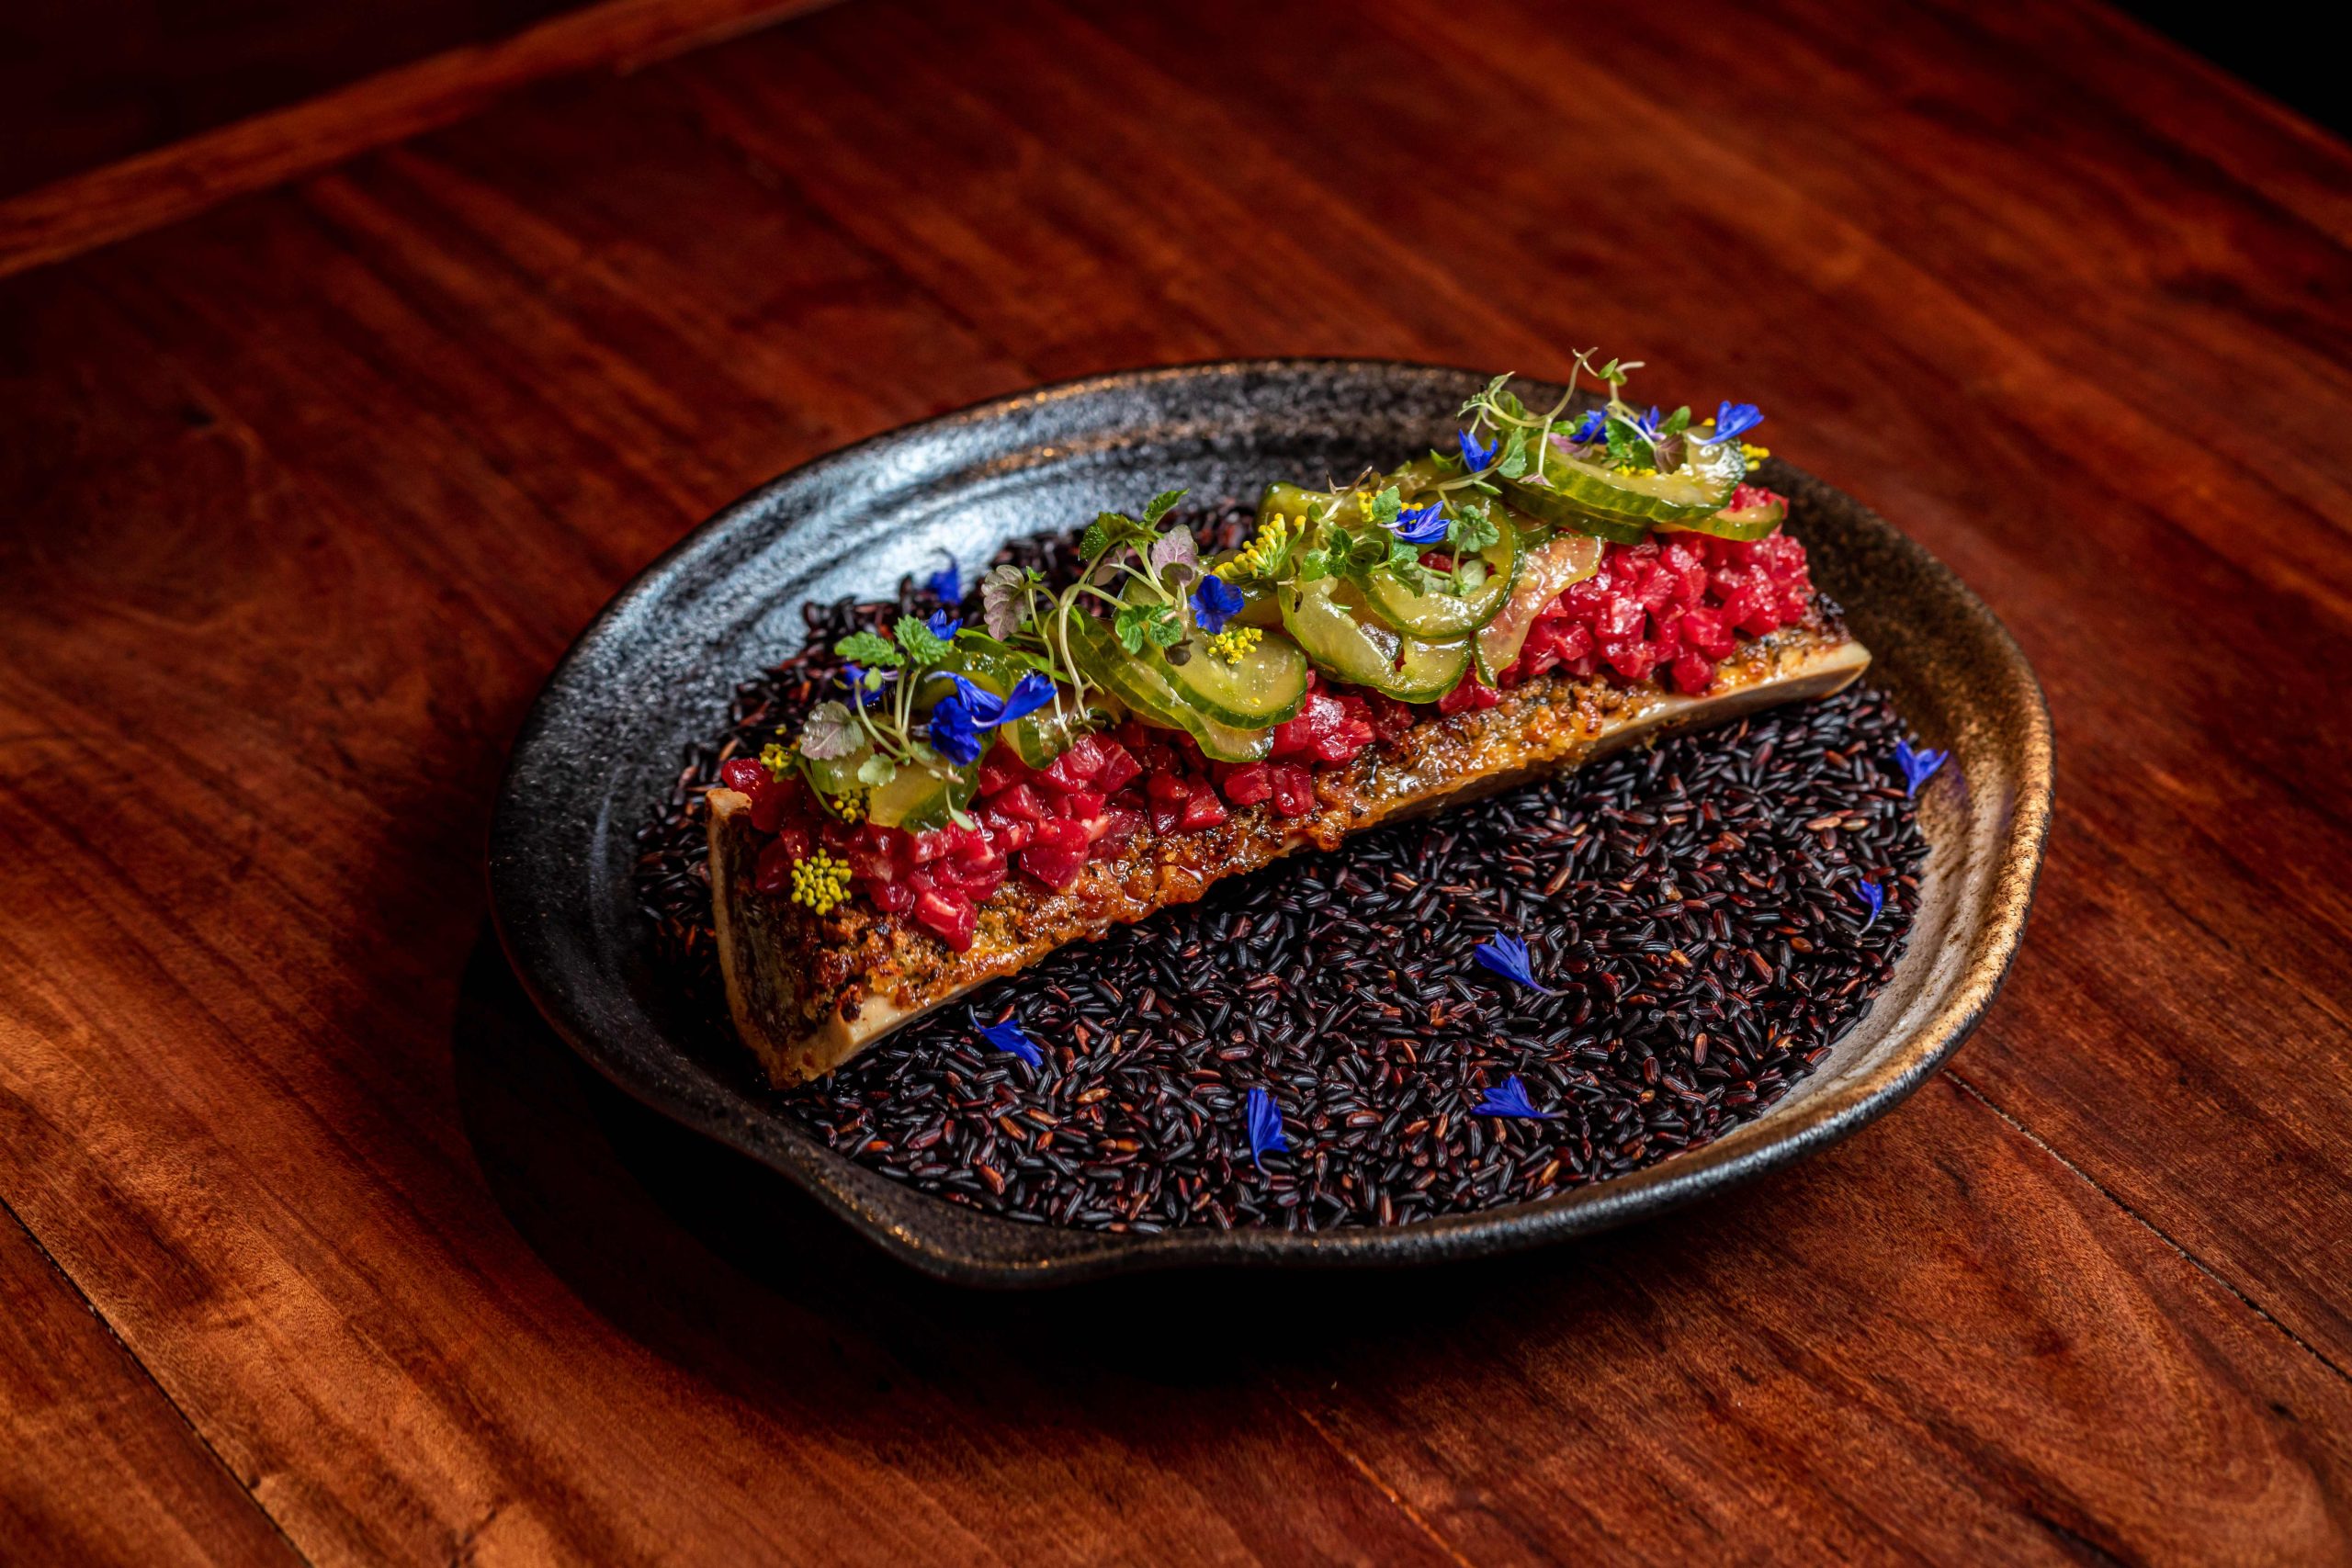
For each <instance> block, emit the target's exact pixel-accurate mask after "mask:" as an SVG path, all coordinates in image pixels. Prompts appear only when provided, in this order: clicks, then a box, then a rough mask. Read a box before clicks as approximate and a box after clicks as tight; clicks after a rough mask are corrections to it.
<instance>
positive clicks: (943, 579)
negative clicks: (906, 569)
mask: <svg viewBox="0 0 2352 1568" xmlns="http://www.w3.org/2000/svg"><path fill="white" fill-rule="evenodd" d="M940 554H942V555H944V556H946V557H947V564H946V565H945V566H944V567H941V568H940V569H939V570H937V571H934V572H933V573H932V574H931V575H930V576H929V577H927V578H925V579H923V586H924V587H926V588H928V589H930V590H931V591H932V592H933V595H934V596H936V597H938V598H941V599H944V600H945V601H947V603H949V604H962V603H963V600H964V576H963V573H962V572H960V571H958V570H956V558H955V556H953V555H952V554H949V553H948V552H947V551H945V550H942V551H941V552H940Z"/></svg>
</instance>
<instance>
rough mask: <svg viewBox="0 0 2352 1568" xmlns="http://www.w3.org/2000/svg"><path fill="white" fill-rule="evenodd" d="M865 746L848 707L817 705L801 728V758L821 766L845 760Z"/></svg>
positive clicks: (841, 705)
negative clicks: (808, 759)
mask: <svg viewBox="0 0 2352 1568" xmlns="http://www.w3.org/2000/svg"><path fill="white" fill-rule="evenodd" d="M863 745H865V732H864V731H863V730H861V729H860V728H858V724H857V720H856V719H855V718H854V717H852V716H851V715H850V711H849V708H848V706H847V705H845V704H842V703H819V704H818V705H816V706H815V707H814V708H812V709H811V710H809V716H808V717H807V718H806V719H805V720H803V721H802V722H801V726H800V754H801V755H802V756H804V757H813V758H815V759H816V760H817V761H820V762H826V761H832V760H833V759H834V758H836V757H846V756H848V755H849V754H850V753H851V752H853V751H854V750H857V749H858V748H859V747H860V746H863Z"/></svg>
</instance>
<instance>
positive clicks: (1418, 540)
mask: <svg viewBox="0 0 2352 1568" xmlns="http://www.w3.org/2000/svg"><path fill="white" fill-rule="evenodd" d="M1444 511H1445V502H1442V501H1432V502H1430V503H1429V504H1428V505H1427V506H1424V507H1421V508H1419V510H1418V511H1406V512H1399V513H1397V521H1396V522H1394V523H1391V524H1390V525H1388V527H1389V531H1390V532H1392V533H1394V534H1395V535H1396V536H1397V537H1398V538H1400V539H1402V540H1404V541H1405V542H1406V543H1407V544H1408V545H1434V544H1436V543H1437V542H1438V541H1439V540H1440V539H1442V538H1444V537H1445V518H1444V517H1443V516H1442V513H1443V512H1444Z"/></svg>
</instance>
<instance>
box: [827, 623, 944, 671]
mask: <svg viewBox="0 0 2352 1568" xmlns="http://www.w3.org/2000/svg"><path fill="white" fill-rule="evenodd" d="M905 624H906V623H905V622H904V621H901V622H899V625H900V626H904V625H905ZM916 625H918V626H921V625H922V623H921V622H920V621H918V622H916ZM925 635H926V636H928V635H929V628H927V627H926V628H925ZM933 640H936V639H933ZM833 653H834V655H835V656H836V657H837V658H841V659H846V660H850V662H852V663H854V664H878V665H880V666H882V667H884V668H885V669H889V670H896V669H897V668H899V666H900V665H901V664H904V663H905V662H906V658H905V656H904V655H902V654H901V653H899V650H898V649H896V648H895V647H893V646H892V645H891V642H890V639H889V638H888V637H884V636H883V635H882V634H881V633H879V632H870V631H867V632H852V633H850V634H849V636H847V637H843V638H842V640H841V641H839V642H837V643H835V644H833Z"/></svg>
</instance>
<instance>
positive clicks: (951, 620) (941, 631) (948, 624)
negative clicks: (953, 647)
mask: <svg viewBox="0 0 2352 1568" xmlns="http://www.w3.org/2000/svg"><path fill="white" fill-rule="evenodd" d="M923 626H924V627H925V629H927V630H928V631H929V632H930V633H931V635H932V636H933V637H937V638H938V639H939V640H940V641H942V642H954V641H955V640H956V633H957V632H959V631H962V630H963V629H964V623H963V622H962V621H960V620H958V619H957V618H956V616H955V615H953V614H951V613H950V612H948V611H945V610H933V612H932V613H931V615H929V616H928V617H927V618H926V619H925V620H924V621H923Z"/></svg>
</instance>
